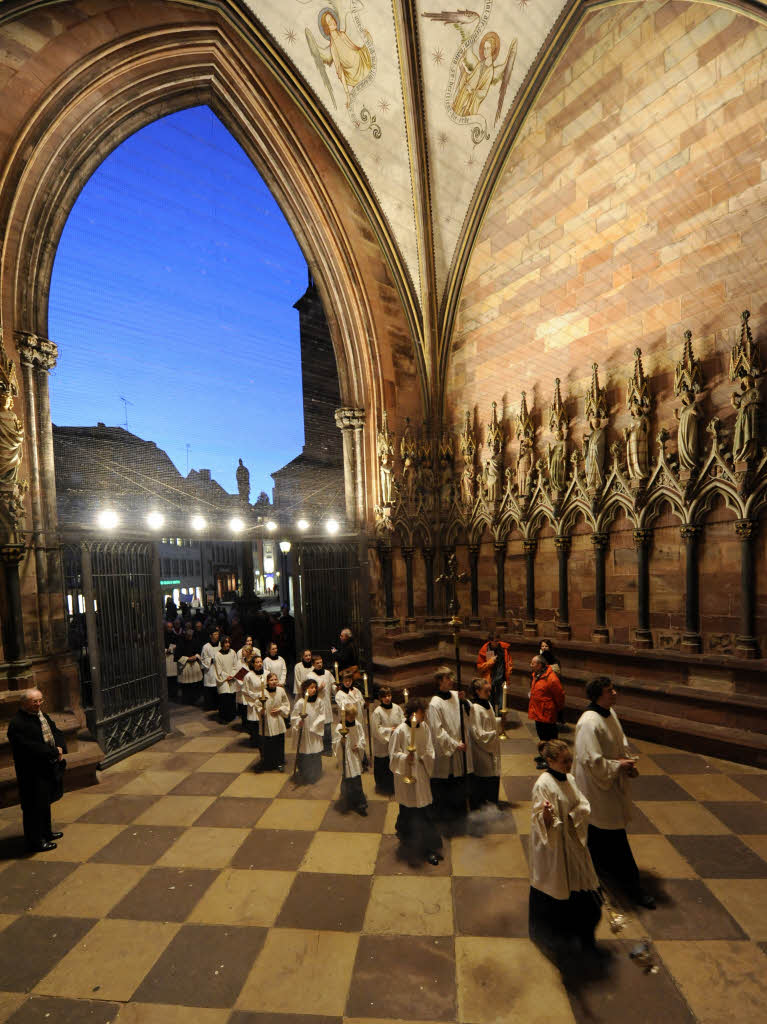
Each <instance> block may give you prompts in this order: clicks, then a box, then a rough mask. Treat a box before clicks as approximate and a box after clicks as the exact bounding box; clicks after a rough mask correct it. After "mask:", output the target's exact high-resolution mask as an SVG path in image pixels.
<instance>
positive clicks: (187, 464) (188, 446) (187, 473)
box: [186, 441, 192, 476]
mask: <svg viewBox="0 0 767 1024" xmlns="http://www.w3.org/2000/svg"><path fill="white" fill-rule="evenodd" d="M191 447H192V446H191V444H189V442H188V441H187V444H186V475H187V476H189V450H190V449H191Z"/></svg>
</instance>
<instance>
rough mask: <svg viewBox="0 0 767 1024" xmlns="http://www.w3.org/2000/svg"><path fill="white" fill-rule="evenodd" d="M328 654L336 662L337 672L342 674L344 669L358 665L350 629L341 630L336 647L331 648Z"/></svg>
mask: <svg viewBox="0 0 767 1024" xmlns="http://www.w3.org/2000/svg"><path fill="white" fill-rule="evenodd" d="M330 653H331V654H332V655H333V660H334V661H337V662H338V671H339V672H342V671H343V670H344V669H345V668H354V667H356V666H357V665H359V663H360V662H359V656H358V655H357V648H356V647H355V646H354V641H353V640H352V631H351V630H350V629H342V630H341V635H340V636H339V638H338V647H331V648H330Z"/></svg>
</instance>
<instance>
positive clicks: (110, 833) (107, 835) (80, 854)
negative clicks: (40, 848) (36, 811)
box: [35, 821, 125, 861]
mask: <svg viewBox="0 0 767 1024" xmlns="http://www.w3.org/2000/svg"><path fill="white" fill-rule="evenodd" d="M124 828H125V826H124V825H86V824H85V823H83V824H78V822H76V821H75V822H72V824H71V825H67V827H66V829H62V831H63V832H64V838H63V839H59V840H57V842H56V849H55V850H48V851H47V852H45V853H37V854H35V859H36V860H68V861H83V860H88V859H89V858H90V857H92V856H93V854H94V853H98V851H99V850H100V849H101V848H102V847H104V846H106V845H107V843H111V841H112V840H113V839H114V837H115V836H117V835H119V834H120V833H121V832H122V830H123V829H124Z"/></svg>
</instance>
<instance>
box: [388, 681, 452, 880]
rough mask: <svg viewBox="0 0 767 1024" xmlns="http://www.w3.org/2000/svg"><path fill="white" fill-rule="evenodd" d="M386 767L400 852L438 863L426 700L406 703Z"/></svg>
mask: <svg viewBox="0 0 767 1024" xmlns="http://www.w3.org/2000/svg"><path fill="white" fill-rule="evenodd" d="M411 747H412V748H413V749H412V750H411V749H410V748H411ZM389 764H390V767H391V771H392V775H393V776H394V799H395V800H396V801H397V803H398V804H399V814H398V815H397V822H396V825H395V830H396V832H397V837H398V838H399V841H400V844H401V846H402V851H403V853H404V855H405V857H406V859H407V860H408V861H410V862H412V863H418V862H420V861H423V860H426V861H428V862H429V864H439V862H440V861H441V860H442V859H443V857H442V853H441V851H442V836H441V835H440V834H439V829H438V828H437V826H436V823H435V821H434V813H433V807H432V798H431V773H432V769H433V768H434V744H433V742H432V736H431V731H430V729H429V726H428V725H427V723H426V701H425V700H422V699H421V698H418V697H416V698H413V699H411V700H409V701H408V703H407V706H406V708H405V721H404V722H402V723H401V724H400V725H398V726H397V727H396V729H395V730H394V731H393V732H392V734H391V739H390V740H389Z"/></svg>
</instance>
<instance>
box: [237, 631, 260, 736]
mask: <svg viewBox="0 0 767 1024" xmlns="http://www.w3.org/2000/svg"><path fill="white" fill-rule="evenodd" d="M256 655H258V656H259V657H261V651H259V649H258V648H257V647H254V646H253V638H252V637H250V636H248V637H246V638H245V643H244V644H243V645H242V647H241V648H240V649H239V651H238V652H237V661H238V663H239V664H238V665H237V673H236V675H237V682H236V686H235V691H236V696H235V703H236V705H237V714H238V715H239V716H240V721H241V722H242V728H243V729H247V727H248V706H247V704H246V703H245V698H244V697H243V695H242V680H243V679H244V678H245V673H246V672H249V671H250V663H251V661H252V660H253V658H254V657H255V656H256ZM243 669H244V671H243Z"/></svg>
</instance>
